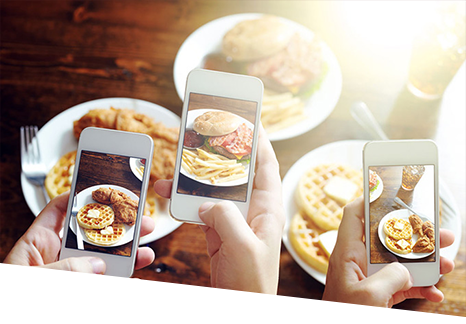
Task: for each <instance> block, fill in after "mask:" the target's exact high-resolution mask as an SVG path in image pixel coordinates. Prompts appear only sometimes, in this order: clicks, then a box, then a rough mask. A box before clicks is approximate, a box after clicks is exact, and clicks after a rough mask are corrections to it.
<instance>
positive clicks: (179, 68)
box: [173, 13, 342, 141]
mask: <svg viewBox="0 0 466 324" xmlns="http://www.w3.org/2000/svg"><path fill="white" fill-rule="evenodd" d="M261 16H262V14H257V13H247V14H237V15H231V16H226V17H222V18H218V19H216V20H213V21H211V22H209V23H207V24H205V25H203V26H201V27H200V28H198V29H197V30H196V31H194V32H193V33H192V34H191V35H189V37H188V38H187V39H186V40H185V41H184V43H183V44H182V45H181V47H180V49H179V50H178V53H177V55H176V59H175V64H174V68H173V77H174V81H175V87H176V91H177V92H178V96H179V97H180V98H181V100H184V92H185V87H186V77H187V76H188V73H189V72H190V71H191V70H193V69H194V68H198V67H200V64H201V63H202V60H203V58H204V57H205V56H206V55H207V54H211V53H215V52H220V48H221V42H222V39H223V36H224V35H225V33H226V32H227V31H229V30H230V29H231V28H232V27H234V26H235V25H236V24H237V23H239V22H240V21H243V20H248V19H255V18H259V17H261ZM280 19H282V20H283V22H284V23H286V24H289V25H290V26H292V27H293V28H295V29H296V31H298V32H300V33H301V34H302V35H304V36H306V37H310V38H312V37H314V33H313V32H312V31H311V30H309V29H308V28H307V27H304V26H303V25H301V24H298V23H296V22H294V21H291V20H288V19H285V18H280ZM322 53H323V59H324V60H325V62H326V63H327V66H328V71H327V75H326V76H325V79H324V80H323V82H322V84H321V86H320V88H319V90H317V91H316V92H315V93H314V94H313V95H312V97H311V98H309V100H307V102H306V105H305V114H306V115H307V116H308V117H309V118H306V119H304V120H303V121H301V122H299V123H297V124H294V125H292V126H290V127H288V128H285V129H283V130H280V131H277V132H273V133H271V134H269V139H270V140H271V141H279V140H284V139H288V138H292V137H295V136H298V135H301V134H303V133H306V132H308V131H310V130H311V129H313V128H314V127H316V126H317V125H319V124H320V123H322V122H323V121H324V120H325V119H326V118H327V117H328V116H329V115H330V113H331V112H332V111H333V109H334V108H335V105H336V104H337V102H338V99H339V98H340V94H341V87H342V75H341V70H340V65H339V64H338V60H337V59H336V57H335V55H334V54H333V52H332V50H331V49H330V47H328V45H326V44H325V43H323V42H322Z"/></svg>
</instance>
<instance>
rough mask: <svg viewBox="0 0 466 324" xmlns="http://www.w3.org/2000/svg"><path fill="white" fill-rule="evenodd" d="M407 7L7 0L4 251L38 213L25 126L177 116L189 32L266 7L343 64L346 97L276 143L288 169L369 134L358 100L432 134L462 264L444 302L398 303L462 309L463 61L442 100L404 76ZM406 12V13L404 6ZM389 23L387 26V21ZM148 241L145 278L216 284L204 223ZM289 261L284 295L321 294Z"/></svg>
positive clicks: (393, 128) (400, 127) (387, 126)
mask: <svg viewBox="0 0 466 324" xmlns="http://www.w3.org/2000/svg"><path fill="white" fill-rule="evenodd" d="M421 5H422V4H421ZM400 6H401V4H397V3H395V4H393V3H391V2H380V3H378V2H377V3H367V2H364V3H362V4H361V3H353V2H318V1H308V2H305V1H248V2H246V1H244V2H241V3H238V2H236V1H30V2H28V1H2V2H1V3H0V10H1V26H0V28H1V38H0V40H1V60H0V69H1V70H0V73H1V74H0V86H1V120H0V125H1V137H0V141H1V159H0V163H1V164H0V166H1V167H0V170H1V175H0V181H1V183H0V190H1V194H0V197H1V203H0V204H1V205H0V206H1V213H0V215H1V216H0V231H1V232H0V261H1V260H3V259H4V258H5V256H6V254H7V253H8V251H9V250H10V249H11V247H12V246H13V244H14V243H15V241H16V240H17V239H18V238H19V237H20V236H21V235H22V234H23V233H24V232H25V231H26V229H27V228H28V226H29V225H30V224H31V223H32V221H33V220H34V216H33V214H32V213H31V211H30V210H29V208H28V206H27V204H26V202H25V200H24V197H23V194H22V190H21V184H20V172H21V170H20V156H19V127H20V126H22V125H29V124H35V125H38V126H39V127H42V126H43V125H44V124H45V123H47V121H49V120H50V119H51V118H52V117H54V116H55V115H57V114H58V113H60V112H62V111H64V110H66V109H67V108H69V107H72V106H74V105H76V104H79V103H82V102H86V101H89V100H93V99H97V98H106V97H132V98H138V99H144V100H148V101H150V102H154V103H157V104H159V105H161V106H163V107H166V108H167V109H169V110H171V111H173V112H175V113H176V114H178V115H180V112H181V107H182V102H181V100H180V98H179V97H178V95H177V93H176V91H175V87H174V82H173V63H174V60H175V56H176V53H177V51H178V49H179V47H180V46H181V44H182V43H183V41H184V40H185V39H186V38H187V37H188V36H189V35H190V34H191V33H192V32H193V31H194V30H196V29H197V28H199V27H200V26H202V25H204V24H205V23H207V22H209V21H211V20H213V19H216V18H219V17H222V16H225V15H230V14H236V13H243V12H263V13H271V14H276V15H281V16H284V17H286V18H289V19H292V20H295V21H297V22H299V23H301V24H303V25H305V26H307V27H309V28H310V29H311V30H313V31H315V32H316V33H318V34H319V35H320V37H321V38H322V39H323V40H324V41H325V42H326V43H327V44H328V45H329V46H330V47H331V48H332V50H333V52H334V53H335V55H336V57H337V58H338V61H339V63H340V66H341V70H342V74H343V89H342V93H341V97H340V99H339V101H338V104H337V105H336V107H335V109H334V110H333V112H332V113H331V114H330V116H329V117H328V118H327V119H326V120H325V121H324V122H323V123H321V124H320V125H319V126H317V127H316V128H314V129H313V130H311V131H310V132H308V133H306V134H303V135H301V136H298V137H296V138H293V139H289V140H284V141H280V142H275V143H273V146H274V149H275V151H276V153H277V156H278V160H279V162H280V172H281V176H282V177H283V176H284V175H285V174H286V172H287V170H288V169H289V168H290V167H291V165H292V164H293V163H294V162H296V161H297V160H298V159H299V158H300V157H301V156H303V155H304V154H305V153H307V152H309V151H311V150H313V149H315V148H317V147H319V146H321V145H323V144H327V143H330V142H334V141H339V140H347V139H369V138H370V137H369V135H368V133H366V132H365V131H363V130H362V129H361V128H360V126H359V125H358V124H357V123H356V122H355V121H354V120H353V119H352V117H351V114H350V110H349V107H350V106H351V104H352V103H353V102H354V101H356V100H363V101H365V102H366V103H367V104H368V106H369V107H370V108H371V110H372V111H373V113H374V115H375V118H376V119H377V120H378V121H379V122H380V123H381V124H382V127H383V128H384V130H385V131H386V132H387V133H388V135H389V136H390V137H391V138H433V139H435V140H436V141H437V143H438V145H439V151H440V163H441V165H440V176H441V177H442V179H443V180H444V181H445V183H446V185H447V186H448V187H449V189H450V190H451V191H452V193H453V196H454V198H455V199H456V201H457V202H458V204H459V209H460V214H461V219H462V222H463V225H462V230H463V240H462V243H461V247H460V250H459V253H458V255H457V258H456V260H455V262H456V269H455V270H454V272H453V273H451V274H449V275H446V276H444V277H443V278H442V279H441V280H440V282H439V284H438V287H439V288H440V289H441V290H442V291H443V292H444V293H445V301H444V302H443V303H441V304H434V303H430V302H426V301H424V300H410V301H406V302H403V303H401V304H400V305H398V306H396V307H398V308H403V309H410V310H417V311H425V312H435V313H442V314H453V315H462V316H465V315H466V246H465V237H466V235H465V234H464V230H465V227H464V223H465V200H464V197H465V183H464V179H465V170H464V169H465V150H464V147H465V124H464V120H465V118H464V116H465V115H464V113H465V101H464V98H465V90H464V89H465V81H464V70H463V73H462V75H459V76H457V78H456V79H455V80H454V82H452V84H451V85H450V87H449V88H448V89H447V91H446V93H445V95H444V96H443V98H442V99H439V100H434V101H426V100H422V99H419V98H417V97H414V96H413V95H411V93H410V92H409V91H407V90H406V86H405V84H406V80H407V72H408V63H409V55H410V42H408V41H407V38H405V36H407V33H404V30H402V29H400V28H401V27H403V26H404V27H406V28H409V26H410V24H409V23H410V19H411V18H412V19H415V17H417V15H416V11H415V9H413V8H411V7H407V10H405V7H403V10H401V7H400ZM410 10H411V11H410ZM401 12H403V13H405V14H404V15H401V16H398V13H401ZM409 14H410V15H409ZM395 15H396V16H395ZM394 21H396V22H397V23H396V24H394V23H393V22H394ZM384 24H385V25H387V26H389V27H390V28H389V29H387V28H386V29H384V28H383V27H381V26H382V25H384ZM400 26H401V27H400ZM399 27H400V28H399ZM150 246H151V247H152V248H153V249H154V251H155V252H156V255H157V258H156V260H155V262H154V263H153V264H152V265H151V266H149V267H147V268H145V269H143V270H139V271H136V273H135V276H136V277H138V278H144V279H148V280H158V281H166V282H175V283H183V284H190V285H200V286H209V285H210V279H209V275H210V273H209V272H210V270H209V258H208V255H207V252H206V244H205V241H204V235H203V233H202V231H201V230H200V229H199V228H198V227H197V226H194V225H182V226H181V227H180V228H179V229H177V230H176V231H175V232H173V233H172V234H170V235H168V236H166V237H164V238H162V239H160V240H158V241H156V242H153V243H151V244H150ZM280 270H281V272H280V284H279V291H278V292H279V294H281V295H288V296H296V297H304V298H314V299H320V298H321V297H322V292H323V289H324V286H323V285H322V284H320V283H319V282H317V281H316V280H314V279H313V278H312V277H311V276H309V275H308V274H307V273H306V272H305V271H303V270H302V269H301V268H300V267H299V266H298V265H297V263H296V262H295V261H294V260H293V259H292V257H291V255H290V254H289V253H288V252H287V250H286V249H285V248H284V247H282V251H281V263H280Z"/></svg>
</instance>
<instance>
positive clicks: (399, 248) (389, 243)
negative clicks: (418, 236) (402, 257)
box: [385, 236, 413, 254]
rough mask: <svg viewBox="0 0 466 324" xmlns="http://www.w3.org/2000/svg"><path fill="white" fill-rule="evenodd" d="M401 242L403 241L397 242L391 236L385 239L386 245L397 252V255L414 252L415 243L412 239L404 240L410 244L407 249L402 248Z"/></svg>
mask: <svg viewBox="0 0 466 324" xmlns="http://www.w3.org/2000/svg"><path fill="white" fill-rule="evenodd" d="M400 241H402V240H396V239H394V238H393V237H390V236H386V237H385V244H386V245H387V247H388V248H389V249H390V250H392V251H393V252H396V253H399V254H408V253H410V252H411V251H412V250H413V241H412V239H411V238H409V239H405V240H404V241H406V242H407V243H408V244H409V245H408V246H407V247H405V248H403V247H402V246H400Z"/></svg>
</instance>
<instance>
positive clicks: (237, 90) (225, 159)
mask: <svg viewBox="0 0 466 324" xmlns="http://www.w3.org/2000/svg"><path fill="white" fill-rule="evenodd" d="M263 91H264V86H263V84H262V81H261V80H260V79H258V78H255V77H251V76H245V75H239V74H232V73H224V72H216V71H210V70H203V69H195V70H193V71H191V72H190V73H189V75H188V78H187V85H186V92H185V100H184V104H183V113H182V119H181V127H180V137H179V141H178V151H177V159H176V165H175V173H174V178H173V187H172V193H171V200H170V214H171V215H172V217H173V218H175V219H176V220H179V221H183V222H189V223H196V224H202V223H203V222H202V221H201V219H200V218H199V216H198V209H199V207H200V206H201V204H203V203H204V202H206V201H211V202H214V203H216V202H218V201H220V200H230V201H232V202H233V203H235V204H236V206H238V208H239V210H240V211H241V213H242V214H243V215H244V216H245V217H246V215H247V212H248V208H249V200H250V197H251V191H252V185H253V179H254V166H255V161H256V150H257V138H258V135H259V125H260V111H261V104H262V95H263Z"/></svg>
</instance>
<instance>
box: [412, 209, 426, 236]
mask: <svg viewBox="0 0 466 324" xmlns="http://www.w3.org/2000/svg"><path fill="white" fill-rule="evenodd" d="M409 222H410V223H411V226H412V227H413V233H414V234H415V233H419V236H423V235H424V234H423V232H422V219H421V218H420V217H419V216H418V215H416V214H412V215H411V216H409Z"/></svg>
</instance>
